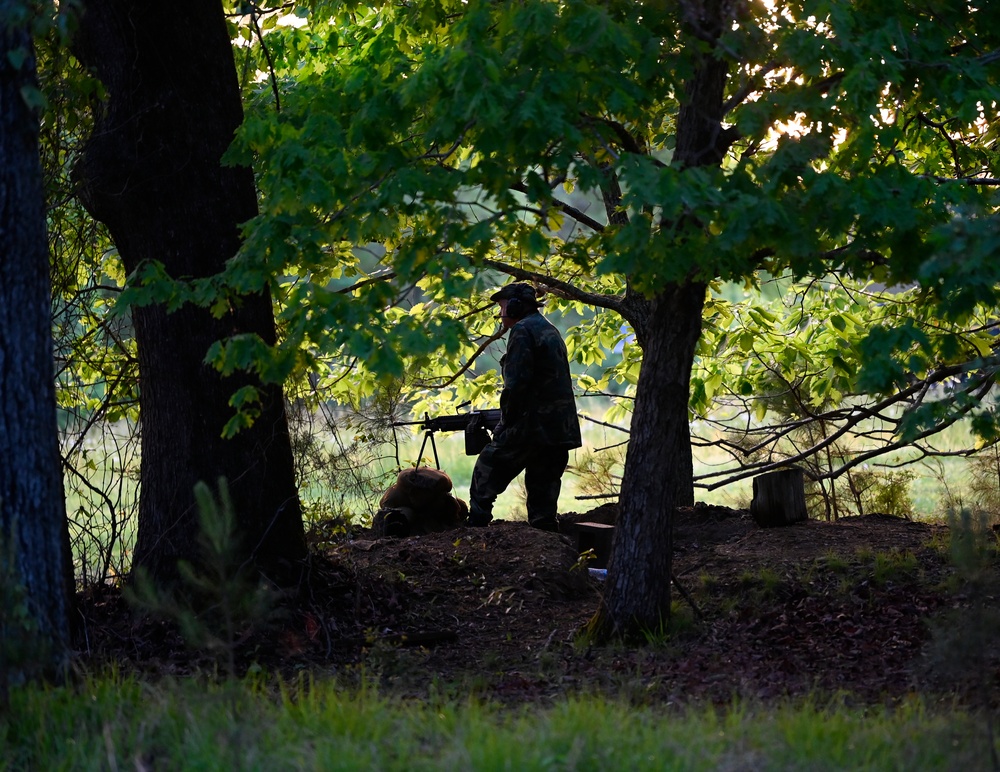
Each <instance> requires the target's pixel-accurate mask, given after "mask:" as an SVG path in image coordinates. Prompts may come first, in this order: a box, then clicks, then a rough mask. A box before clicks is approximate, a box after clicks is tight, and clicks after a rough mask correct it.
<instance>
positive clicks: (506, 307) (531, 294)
mask: <svg viewBox="0 0 1000 772" xmlns="http://www.w3.org/2000/svg"><path fill="white" fill-rule="evenodd" d="M490 300H492V301H494V302H495V303H497V304H498V305H499V306H500V323H501V324H502V325H503V328H504V329H505V330H508V329H510V328H511V327H513V326H514V324H516V323H517V321H518V320H519V319H523V318H524V317H526V316H527V315H528V314H533V313H534V312H535V311H537V310H538V306H539V303H538V298H537V296H536V295H535V288H534V287H532V286H531V285H530V284H525V283H524V282H514V283H513V284H508V285H507V286H505V287H501V288H500V290H499V291H498V292H494V293H493V294H492V295H490Z"/></svg>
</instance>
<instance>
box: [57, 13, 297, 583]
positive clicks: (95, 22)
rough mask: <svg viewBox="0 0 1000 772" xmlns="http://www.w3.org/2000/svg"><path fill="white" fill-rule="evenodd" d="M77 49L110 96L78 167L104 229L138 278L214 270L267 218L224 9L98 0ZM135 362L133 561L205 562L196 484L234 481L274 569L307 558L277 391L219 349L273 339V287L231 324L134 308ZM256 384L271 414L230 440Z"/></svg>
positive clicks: (254, 546) (267, 564) (241, 513)
mask: <svg viewBox="0 0 1000 772" xmlns="http://www.w3.org/2000/svg"><path fill="white" fill-rule="evenodd" d="M74 52H75V53H76V54H77V56H78V58H79V59H80V61H81V62H83V63H84V64H85V65H86V66H88V67H90V68H91V69H92V70H94V71H95V72H96V74H97V76H98V77H99V78H100V80H101V81H102V83H103V84H104V86H105V88H106V90H107V93H108V98H107V101H106V102H105V103H104V104H103V105H102V106H101V108H100V110H99V113H98V115H97V118H96V124H95V128H94V132H93V135H92V137H91V138H90V139H89V140H88V142H87V144H86V147H85V152H84V154H83V157H82V160H81V162H80V164H79V165H78V167H77V170H76V174H77V179H78V182H79V186H80V187H79V189H80V196H81V199H82V201H83V202H84V204H85V206H86V207H87V208H88V210H89V211H90V212H91V213H92V214H93V216H94V217H95V218H96V219H98V220H100V221H102V222H104V223H105V224H106V225H107V226H108V228H109V230H110V232H111V234H112V237H113V239H114V242H115V245H116V246H117V248H118V251H119V253H120V254H121V258H122V260H123V262H124V265H125V268H126V270H127V271H128V272H129V273H131V272H133V271H135V270H136V268H138V267H139V266H141V265H142V264H143V263H144V262H146V261H159V262H161V263H162V264H163V265H164V266H165V268H166V270H167V272H168V273H169V274H170V275H171V276H174V277H177V278H185V277H204V276H209V275H212V274H215V273H218V272H219V271H220V270H222V268H223V267H224V265H225V262H226V260H227V259H229V258H231V257H232V256H233V255H234V254H235V253H236V251H237V249H238V247H239V245H240V233H239V228H238V226H239V224H240V223H243V222H245V221H246V220H249V219H250V218H252V217H253V216H255V215H256V214H257V201H256V192H255V188H254V181H253V175H252V172H251V170H250V169H247V168H243V167H224V166H222V164H221V163H220V159H221V157H222V155H223V153H224V152H225V150H226V149H227V147H228V146H229V144H230V143H231V141H232V138H233V133H234V132H235V130H236V129H237V127H238V126H239V125H240V123H241V121H242V118H243V111H242V104H241V101H240V92H239V85H238V82H237V75H236V68H235V64H234V60H233V53H232V47H231V44H230V40H229V35H228V32H227V29H226V24H225V17H224V14H223V8H222V5H221V3H220V2H218V0H179V2H177V3H172V4H171V5H170V6H169V7H168V8H164V7H162V6H158V5H155V4H150V3H144V2H140V0H87V2H86V3H85V6H84V14H83V17H82V20H81V23H80V28H79V31H78V33H77V36H76V39H75V42H74ZM133 319H134V324H135V335H136V342H137V348H138V357H139V373H140V414H141V421H142V464H141V473H140V478H141V481H140V503H139V523H138V536H137V543H136V546H135V554H134V561H133V565H134V566H136V567H143V568H145V569H147V570H148V571H149V572H150V573H152V574H153V576H154V577H157V578H161V579H170V578H172V577H173V572H174V570H175V567H176V563H177V561H178V559H186V560H192V559H195V558H196V557H197V542H196V539H195V537H196V534H197V530H198V529H197V527H196V522H197V521H196V513H195V511H194V497H193V493H192V490H193V487H194V485H195V484H196V483H197V482H198V481H200V480H201V481H205V482H207V483H208V484H209V485H212V486H213V487H214V485H215V482H216V480H217V478H219V477H220V476H224V477H226V478H228V480H229V486H230V491H231V493H232V498H233V502H234V508H235V510H236V512H235V514H236V517H237V519H238V523H239V528H240V534H241V538H242V540H243V544H244V547H245V548H246V549H247V550H250V551H252V553H253V557H254V559H255V560H256V561H257V563H258V565H259V566H260V567H261V568H263V569H265V570H267V571H273V570H275V569H276V568H279V567H281V566H285V567H287V566H288V565H289V563H290V562H291V563H292V564H294V561H297V560H299V559H301V558H303V557H304V556H305V540H304V536H303V528H302V517H301V511H300V507H299V501H298V497H297V494H296V490H295V482H294V475H293V467H292V454H291V444H290V440H289V436H288V426H287V420H286V415H285V408H284V399H283V395H282V390H281V388H280V387H279V386H265V385H262V384H260V383H259V382H258V381H257V380H256V379H254V378H253V377H251V376H250V375H241V376H238V377H236V376H234V377H229V378H223V377H221V376H220V375H219V374H218V373H217V372H215V371H214V370H213V369H211V368H210V367H208V366H206V365H205V364H204V362H203V358H204V356H205V354H206V352H207V350H208V348H209V346H210V345H211V344H212V343H213V342H214V341H217V340H220V339H222V338H226V337H228V336H230V335H232V334H234V333H256V334H257V335H259V336H260V337H261V338H262V339H264V340H265V341H267V342H268V343H271V342H273V341H274V339H275V329H274V317H273V312H272V308H271V299H270V296H269V295H268V294H267V293H263V292H262V293H257V294H252V295H247V296H244V297H243V298H241V300H240V302H239V303H238V304H236V305H235V306H234V307H233V308H231V309H230V311H229V312H228V313H227V314H226V315H225V316H224V317H222V318H221V319H216V318H214V317H213V316H212V315H211V314H210V313H209V312H208V311H207V310H205V309H202V308H196V307H192V306H190V305H188V306H185V307H183V308H181V309H180V310H177V311H174V312H172V313H168V312H167V311H166V310H165V308H164V307H163V306H158V305H154V306H147V307H142V308H135V309H133ZM245 384H253V385H256V386H258V387H259V388H260V390H261V394H262V395H263V404H262V405H261V414H260V417H259V418H258V419H257V421H256V422H255V424H254V425H253V427H252V428H250V429H245V430H243V431H241V432H240V433H239V434H238V435H237V436H236V437H235V438H234V439H230V440H226V439H223V438H222V437H221V432H222V428H223V426H224V424H225V423H226V421H227V420H228V418H229V417H230V416H231V414H232V408H231V407H229V405H228V401H229V399H230V397H231V396H232V395H233V393H234V392H235V391H236V390H237V389H238V388H239V387H241V386H243V385H245Z"/></svg>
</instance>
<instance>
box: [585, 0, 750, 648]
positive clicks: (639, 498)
mask: <svg viewBox="0 0 1000 772" xmlns="http://www.w3.org/2000/svg"><path fill="white" fill-rule="evenodd" d="M725 14H726V10H725V3H724V2H723V0H704V2H700V3H690V4H686V5H685V18H686V23H687V26H688V28H689V32H690V33H691V39H692V41H694V40H698V41H700V42H699V43H698V44H699V45H701V44H703V43H704V42H706V41H707V40H714V39H715V38H717V37H718V36H719V34H720V33H721V31H722V29H723V26H724V25H723V23H722V20H723V18H724V17H725ZM692 44H694V43H692ZM726 75H727V64H726V62H725V60H724V59H722V58H717V57H716V56H715V55H714V54H713V52H712V51H710V50H707V51H706V52H705V53H704V54H703V55H702V58H701V62H700V64H699V66H698V67H697V68H696V69H695V71H694V72H693V73H692V74H691V77H690V78H689V79H688V81H687V83H686V86H685V94H684V99H683V101H682V106H681V109H680V113H679V115H678V118H677V144H676V148H675V151H674V158H673V163H674V164H675V165H677V166H681V167H692V166H713V165H718V164H719V163H720V162H721V160H722V158H723V157H724V155H725V152H726V150H727V149H728V145H729V143H730V142H731V141H732V132H731V131H727V130H724V129H723V127H722V117H723V96H724V91H725V83H726ZM681 225H686V224H685V223H682V224H681ZM694 225H695V226H697V224H694ZM664 230H667V229H664ZM677 230H678V232H680V233H682V234H683V231H684V228H683V227H682V228H679V229H677ZM680 237H681V238H683V235H681V236H680ZM706 289H707V284H706V283H705V282H704V281H702V280H700V279H698V278H696V277H694V276H693V275H692V277H691V278H690V279H689V280H687V281H682V282H678V283H672V284H669V285H667V286H666V287H665V288H664V289H663V290H661V291H660V292H658V293H657V294H656V296H655V297H653V298H652V302H651V303H650V305H649V306H648V314H647V315H646V316H645V318H644V320H643V324H642V325H641V328H640V327H637V328H636V336H637V338H638V340H639V341H640V343H641V345H642V347H643V348H642V369H641V371H640V373H639V382H638V384H637V385H636V400H635V411H634V412H633V414H632V423H631V434H630V438H629V447H628V455H627V457H626V460H625V473H624V477H623V480H622V490H621V497H620V499H619V515H618V522H617V525H616V528H615V538H614V543H613V545H612V550H611V560H610V563H609V566H608V579H607V583H606V587H607V589H606V592H605V595H604V598H603V600H602V603H601V607H600V608H599V609H598V612H597V614H596V615H595V617H594V619H593V620H592V621H591V625H590V629H591V633H592V634H593V636H594V637H595V638H597V639H603V638H608V637H612V636H620V637H629V636H633V635H636V634H641V633H648V632H650V631H657V630H662V629H664V627H665V623H666V622H667V620H668V619H669V617H670V581H671V574H672V561H673V516H674V510H675V509H676V508H677V507H679V506H690V505H692V504H694V467H693V461H692V455H691V430H690V425H689V424H688V402H689V397H690V381H691V368H692V366H693V363H694V352H695V347H696V346H697V343H698V338H699V337H700V336H701V321H702V313H703V310H704V305H705V292H706ZM643 310H646V309H643ZM634 324H635V322H634V321H633V325H634Z"/></svg>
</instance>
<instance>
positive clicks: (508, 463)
mask: <svg viewBox="0 0 1000 772" xmlns="http://www.w3.org/2000/svg"><path fill="white" fill-rule="evenodd" d="M568 463H569V451H568V450H566V449H565V448H553V447H545V446H542V447H538V446H523V445H516V444H510V445H508V444H506V443H504V442H503V441H502V440H501V441H500V442H491V443H490V444H489V445H487V446H486V447H485V448H484V449H483V451H482V453H480V454H479V459H478V460H477V461H476V467H475V469H473V471H472V485H471V486H470V488H469V525H480V526H481V525H488V524H489V522H490V520H492V519H493V502H495V501H496V499H497V496H499V495H500V494H501V493H503V492H504V491H505V490H507V486H508V485H510V484H511V482H512V481H513V480H514V478H515V477H517V476H518V475H519V474H520V473H521V472H524V487H525V489H526V490H527V492H528V501H527V507H528V522H529V523H530V524H531V525H533V526H534V527H535V528H542V529H544V530H547V531H554V530H556V512H557V509H558V503H559V489H560V488H561V486H562V475H563V472H565V471H566V466H567V464H568Z"/></svg>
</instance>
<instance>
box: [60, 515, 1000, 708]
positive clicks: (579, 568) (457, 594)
mask: <svg viewBox="0 0 1000 772" xmlns="http://www.w3.org/2000/svg"><path fill="white" fill-rule="evenodd" d="M613 517H614V508H613V507H610V506H605V507H602V508H599V509H598V510H594V511H592V512H589V513H586V514H585V515H576V516H573V515H570V516H567V518H568V519H587V520H598V521H602V520H603V521H605V522H608V521H610V520H613ZM321 532H322V531H321V529H320V530H317V531H314V533H313V534H312V541H313V559H312V566H311V571H310V576H309V579H308V581H307V582H305V583H304V584H303V586H302V588H301V591H300V593H299V596H298V597H297V598H295V599H289V600H288V601H286V602H284V603H282V604H281V606H280V608H279V609H278V611H277V613H275V614H274V615H273V616H272V618H271V619H270V621H269V622H268V624H267V625H266V626H260V627H258V628H256V629H252V630H248V631H245V634H244V635H243V636H242V637H241V639H240V641H239V642H238V645H237V646H236V653H237V665H238V670H239V671H240V672H242V671H244V670H245V669H246V668H247V667H251V666H254V663H256V665H259V666H260V667H262V668H263V669H264V670H265V671H269V672H280V673H283V674H286V675H289V676H293V675H294V674H296V673H299V672H303V671H304V672H308V673H310V674H312V675H313V676H314V677H317V678H321V677H326V676H332V677H336V678H339V679H343V681H344V682H345V684H354V683H359V682H360V681H362V680H368V681H376V682H377V683H378V684H379V686H380V688H381V689H382V690H383V691H385V692H387V693H392V694H398V695H402V696H413V697H424V696H427V695H430V694H443V695H449V696H458V695H465V694H474V695H476V696H478V697H479V698H481V699H486V700H494V701H497V702H501V703H519V702H526V701H527V702H532V701H540V702H544V701H547V700H549V699H551V698H554V697H558V696H560V695H565V694H572V693H587V694H595V693H599V694H607V695H611V696H615V697H624V698H626V699H629V700H635V701H639V702H655V703H660V704H673V705H678V706H681V705H685V704H690V703H696V702H704V701H706V700H708V701H712V702H718V703H725V702H728V701H730V700H732V699H733V698H734V697H741V698H748V699H763V700H769V699H773V698H779V697H784V696H801V695H805V694H811V695H813V696H820V697H826V696H830V697H842V698H845V699H849V700H851V701H857V702H862V703H885V702H889V703H892V702H894V701H898V700H903V699H906V698H907V697H908V696H910V695H912V694H915V693H920V694H921V695H922V696H924V698H925V699H929V700H930V701H932V702H937V701H942V702H945V703H947V702H950V701H951V700H958V701H959V702H967V703H970V704H972V703H974V702H975V701H977V700H980V699H983V694H984V692H983V691H982V690H981V689H979V688H978V687H980V686H982V685H983V684H986V685H987V686H989V687H992V686H993V685H994V684H995V682H996V676H997V674H998V672H1000V671H998V669H997V666H998V663H997V662H996V661H995V660H994V659H992V658H991V657H989V656H986V654H987V652H985V651H982V650H980V651H977V650H976V648H975V646H974V645H971V644H970V642H972V643H974V641H975V640H978V639H976V637H975V633H976V632H977V631H980V632H984V634H989V633H990V631H989V630H988V629H987V628H986V626H985V625H986V621H985V620H986V619H987V616H986V615H984V613H983V612H982V611H981V610H979V609H975V610H974V609H973V606H974V605H975V603H977V602H978V601H979V600H984V601H985V602H986V603H987V605H988V604H989V603H990V601H992V600H994V599H993V598H991V597H988V596H983V597H980V596H979V595H976V594H974V593H970V590H969V588H968V586H967V585H965V584H964V583H963V581H962V580H961V577H960V575H959V572H957V571H956V569H955V568H954V567H953V565H952V564H951V562H950V558H949V550H948V539H947V528H946V527H945V526H943V525H932V524H927V523H922V522H911V521H908V520H904V519H901V518H896V517H889V516H884V515H867V516H863V517H851V518H844V519H841V520H839V521H836V522H823V521H815V520H810V521H807V522H804V523H799V524H796V525H793V526H788V527H784V528H775V529H764V528H759V527H758V526H757V525H756V524H755V523H754V522H753V520H752V519H751V518H750V515H749V513H748V512H746V511H744V510H732V509H726V508H722V507H712V506H696V507H693V508H689V509H683V510H680V511H679V512H678V515H677V518H676V523H675V532H674V538H675V559H674V572H675V577H676V587H677V588H679V591H675V592H674V596H675V598H676V602H675V614H674V619H673V623H672V624H673V629H672V631H671V634H670V635H669V636H651V639H650V641H648V642H646V643H644V644H642V645H629V646H626V645H622V644H613V645H607V646H588V645H586V644H585V643H583V642H582V639H581V637H580V631H581V628H582V627H583V626H584V625H585V624H586V622H587V621H588V619H589V618H590V617H591V616H592V615H593V613H594V611H595V609H596V608H597V605H598V602H599V598H600V593H601V589H602V583H601V581H600V580H599V579H597V578H594V577H592V576H591V574H590V572H589V571H588V570H587V568H586V566H585V565H582V564H581V563H580V560H579V555H578V553H577V551H576V548H575V545H574V544H573V542H572V541H571V539H570V538H569V537H567V536H565V535H560V534H552V533H544V532H541V531H536V530H534V529H532V528H530V527H528V526H527V525H526V524H524V523H515V522H503V521H499V522H494V523H493V525H491V526H490V527H489V528H486V529H472V528H463V529H458V530H454V531H448V532H444V533H438V534H431V535H427V536H418V537H409V538H384V539H374V538H372V536H371V534H370V533H369V532H366V531H364V530H355V531H353V532H352V533H350V534H343V533H341V534H333V533H332V530H331V532H330V534H329V535H327V536H326V537H323V538H321ZM80 615H81V619H82V622H83V624H82V633H81V636H80V645H79V649H80V657H79V661H80V663H81V664H82V666H84V667H87V668H99V667H101V666H102V665H104V664H105V663H109V662H113V663H115V664H116V665H117V667H118V668H119V669H121V670H124V671H138V672H139V673H141V674H143V675H150V676H157V675H172V674H184V673H190V672H193V671H201V672H204V671H211V670H212V669H213V668H215V667H217V666H218V665H217V662H218V661H219V660H216V659H213V658H212V657H210V656H209V655H207V654H205V653H198V652H194V651H192V650H190V649H189V648H188V647H186V646H185V644H184V642H183V639H182V638H181V636H180V635H179V634H178V632H177V631H176V630H175V628H174V627H173V626H172V625H171V624H169V623H167V622H163V621H154V620H151V619H149V618H148V617H146V616H143V615H137V614H135V613H134V612H132V611H131V610H130V609H129V608H128V606H127V604H126V603H125V602H124V600H123V599H122V597H121V594H120V593H119V592H118V591H117V590H115V589H107V590H103V591H101V592H88V593H86V594H85V595H83V596H81V598H80ZM935 627H940V628H942V629H944V630H946V631H950V632H952V633H955V632H959V633H960V634H959V635H952V636H951V639H950V641H949V642H946V643H941V642H940V641H941V640H944V639H945V638H947V637H948V636H941V635H933V634H932V629H933V628H935ZM994 632H995V631H994ZM935 641H938V642H936V643H935ZM984 648H987V647H984V646H980V649H984ZM984 657H985V658H984ZM977 658H979V659H977ZM995 697H996V694H992V695H991V696H990V699H991V700H992V701H996V700H995Z"/></svg>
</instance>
